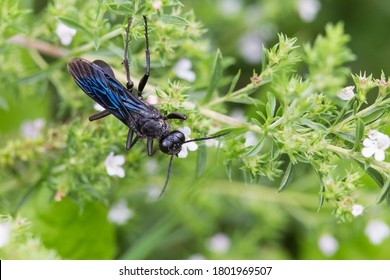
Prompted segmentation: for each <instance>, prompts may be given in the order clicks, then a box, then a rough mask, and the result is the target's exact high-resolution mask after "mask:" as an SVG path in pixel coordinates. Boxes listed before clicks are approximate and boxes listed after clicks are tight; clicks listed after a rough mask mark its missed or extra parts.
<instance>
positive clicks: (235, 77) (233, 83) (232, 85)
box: [226, 69, 241, 95]
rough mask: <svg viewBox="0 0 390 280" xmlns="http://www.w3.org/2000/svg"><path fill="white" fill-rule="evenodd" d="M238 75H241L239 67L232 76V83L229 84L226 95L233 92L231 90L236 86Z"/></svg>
mask: <svg viewBox="0 0 390 280" xmlns="http://www.w3.org/2000/svg"><path fill="white" fill-rule="evenodd" d="M240 75H241V69H240V70H238V72H237V74H236V75H235V76H234V78H233V80H232V83H231V84H230V88H229V91H228V93H227V94H226V95H229V94H231V93H232V92H233V90H234V89H235V88H236V85H237V82H238V79H239V78H240Z"/></svg>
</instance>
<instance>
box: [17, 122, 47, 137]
mask: <svg viewBox="0 0 390 280" xmlns="http://www.w3.org/2000/svg"><path fill="white" fill-rule="evenodd" d="M45 124H46V121H45V120H44V119H36V120H33V121H26V122H24V123H23V124H22V127H21V130H22V134H23V136H24V137H26V138H27V139H31V140H34V139H37V138H38V136H39V134H40V133H41V130H42V129H43V128H44V127H45Z"/></svg>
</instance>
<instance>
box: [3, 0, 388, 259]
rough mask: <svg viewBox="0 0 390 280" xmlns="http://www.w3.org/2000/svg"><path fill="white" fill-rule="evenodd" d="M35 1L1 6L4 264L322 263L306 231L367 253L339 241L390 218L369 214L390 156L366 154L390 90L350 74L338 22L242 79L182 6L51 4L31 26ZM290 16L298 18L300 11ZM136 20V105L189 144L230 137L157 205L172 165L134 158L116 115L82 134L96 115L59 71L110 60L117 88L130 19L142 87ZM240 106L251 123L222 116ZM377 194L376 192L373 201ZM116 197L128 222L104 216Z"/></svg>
mask: <svg viewBox="0 0 390 280" xmlns="http://www.w3.org/2000/svg"><path fill="white" fill-rule="evenodd" d="M38 2H39V1H38ZM200 2H202V1H200ZM276 2H277V3H279V2H280V1H263V5H264V8H265V10H267V11H268V13H267V17H266V18H265V19H263V20H273V19H274V18H277V17H282V18H283V17H284V16H283V15H284V12H285V11H284V9H285V8H283V9H282V8H281V7H279V5H280V6H283V5H281V4H280V3H279V4H278V5H276V4H275V3H276ZM31 3H32V2H31ZM31 3H30V1H27V0H26V1H21V2H20V3H18V2H12V1H5V2H4V3H2V7H1V9H2V10H1V17H0V53H1V54H2V55H1V56H0V67H1V71H0V79H1V81H2V84H3V85H4V86H5V88H7V91H3V92H2V93H1V95H0V118H1V120H2V123H1V124H0V130H1V132H2V134H3V135H2V137H1V139H0V177H1V178H2V181H1V190H0V201H1V204H0V213H3V214H5V216H4V218H3V221H2V223H1V225H3V224H6V225H7V226H6V227H7V230H8V229H10V230H9V232H10V236H11V238H10V241H9V242H7V244H5V245H4V246H3V247H1V248H0V256H1V258H4V259H12V258H15V259H55V258H62V259H118V258H119V259H179V258H180V259H186V258H190V257H191V256H192V255H194V254H195V255H196V254H202V255H203V256H205V257H206V258H209V259H218V258H225V259H243V258H250V259H266V258H276V259H286V258H320V257H322V256H321V255H319V254H318V252H317V251H318V250H317V251H315V250H314V249H313V247H314V248H315V247H316V240H314V239H313V237H310V236H311V233H313V232H315V236H316V237H318V236H319V235H321V234H323V233H324V232H328V231H333V232H335V233H337V234H339V235H340V240H343V238H344V240H346V241H345V243H346V244H349V245H348V246H349V247H350V248H355V247H357V245H359V244H360V243H362V238H361V236H351V239H348V238H346V237H345V235H347V234H348V232H349V231H352V232H353V231H354V230H356V231H357V232H363V230H364V229H363V226H364V225H363V222H362V221H361V220H363V218H362V219H361V220H356V218H355V217H354V215H353V213H352V209H353V207H354V205H356V204H363V205H365V206H366V207H367V210H365V212H367V214H366V217H364V219H366V220H367V219H370V218H375V217H376V215H383V217H389V216H388V213H387V212H388V208H385V204H384V203H382V204H380V205H379V206H378V205H375V203H376V202H378V203H380V202H382V201H387V203H389V199H390V196H389V193H390V191H389V190H390V188H389V182H390V177H389V173H388V170H389V169H390V164H389V162H388V156H387V157H386V159H385V160H384V161H380V160H375V159H374V158H373V157H370V158H366V157H365V156H364V155H363V154H362V149H363V141H365V139H366V138H370V136H369V135H370V133H371V134H372V131H387V132H388V124H389V122H390V119H389V100H390V99H389V98H388V96H389V83H390V79H389V78H388V77H387V76H386V74H385V73H384V72H383V71H382V73H381V76H380V77H378V78H375V77H374V75H371V74H370V75H367V74H366V73H365V72H360V73H359V74H353V73H351V70H350V69H349V68H348V67H347V65H348V63H350V62H351V61H353V60H355V59H356V57H355V56H354V55H353V54H352V52H351V50H350V49H349V47H348V46H347V44H348V42H349V41H350V39H351V38H350V36H349V35H347V34H345V32H344V25H343V24H341V23H338V24H328V25H326V27H325V34H324V35H319V36H317V38H316V39H315V40H314V41H313V43H304V42H305V40H301V39H298V38H295V37H289V36H287V35H284V34H282V33H281V34H279V35H278V36H277V42H276V43H275V44H274V45H273V46H271V47H267V48H266V47H263V50H262V55H263V56H262V59H261V65H260V63H258V64H259V65H255V66H253V67H252V66H250V67H248V65H244V64H242V63H241V64H240V61H239V59H238V58H237V57H232V56H230V55H229V54H225V53H224V51H223V49H224V48H226V47H230V45H229V44H231V45H232V44H233V41H237V40H235V39H234V38H233V37H231V36H229V44H227V43H226V46H225V45H222V46H220V47H219V46H213V45H212V43H211V41H210V40H209V39H208V37H207V35H208V33H205V32H206V28H209V27H208V26H207V25H205V28H204V27H203V24H202V23H200V22H199V21H197V19H196V17H195V15H194V12H193V10H192V9H191V8H188V7H187V6H184V5H183V4H182V3H181V2H179V1H176V0H162V1H137V0H134V1H116V0H107V1H76V0H72V1H63V0H59V1H51V2H50V3H49V4H46V3H45V4H42V3H40V2H39V5H42V6H39V7H38V8H37V7H34V9H31V11H30V12H28V11H29V10H28V9H27V7H28V8H30V6H29V4H30V5H31ZM283 3H284V2H283ZM286 3H287V4H286V6H285V7H290V8H289V9H288V10H289V11H288V12H290V13H292V11H293V9H295V8H293V7H295V1H286ZM193 5H194V6H196V5H197V4H196V3H193ZM205 5H206V4H205ZM256 5H257V4H256ZM256 5H255V4H254V6H256ZM242 10H246V12H247V13H249V12H248V11H249V10H250V9H249V8H245V9H242ZM213 12H215V11H214V10H212V11H210V14H212V13H213ZM241 12H242V11H241V10H240V11H238V15H239V14H240V13H241ZM282 12H283V13H282ZM217 14H218V13H215V15H217ZM143 15H146V16H147V18H148V26H149V39H150V42H149V47H150V52H151V66H152V69H151V77H150V79H149V83H148V85H147V86H146V88H145V93H144V94H145V97H148V96H153V95H155V96H156V97H158V105H156V106H157V107H158V108H159V109H160V110H161V111H162V112H163V113H164V114H167V113H169V112H182V113H184V114H186V115H187V116H188V119H187V120H186V121H185V123H180V122H178V121H171V122H170V125H171V127H172V129H177V128H179V127H183V126H188V127H190V128H191V134H190V135H189V137H190V138H196V137H204V136H205V135H217V134H220V133H225V132H229V134H227V135H225V136H224V137H222V138H219V139H216V140H218V141H216V140H213V141H211V140H210V141H207V143H200V142H198V143H199V145H200V147H199V149H198V150H197V152H196V154H195V153H193V152H190V153H189V156H188V157H187V158H186V159H181V158H175V159H174V162H173V169H172V176H171V181H170V183H169V186H168V189H167V192H166V193H165V196H164V197H163V198H161V199H157V198H156V196H155V193H156V190H157V193H159V191H160V190H161V186H162V185H163V183H164V181H165V176H166V171H167V170H166V169H167V164H168V158H167V157H166V156H165V155H163V154H161V153H157V154H156V155H154V157H153V158H152V159H149V158H147V156H146V148H145V145H144V144H145V143H144V141H139V142H142V143H137V145H136V146H135V147H133V148H132V149H131V151H130V152H128V153H127V152H126V151H125V149H124V143H125V139H126V136H127V130H126V128H125V127H124V126H123V124H121V123H120V122H119V121H118V120H117V119H115V118H114V117H107V118H105V119H104V120H99V121H96V122H94V123H92V124H91V123H90V122H89V121H88V115H90V114H92V113H93V111H94V109H93V102H92V101H91V100H90V99H89V98H87V97H86V96H85V94H83V93H81V90H80V89H79V88H78V87H77V86H76V85H75V84H74V82H73V80H72V79H71V77H70V75H69V73H68V72H67V70H66V62H67V61H68V60H69V59H70V58H73V57H83V58H85V59H88V60H91V61H93V60H95V59H103V60H105V61H107V63H109V64H110V65H111V66H112V67H113V69H114V71H115V74H116V77H117V78H118V80H119V81H122V82H123V81H125V79H126V78H125V76H124V74H123V72H124V71H123V70H122V65H121V62H122V61H123V48H124V40H123V39H124V34H125V24H126V23H127V18H128V17H129V16H131V17H132V18H133V21H132V26H131V29H130V38H131V40H130V50H129V60H130V64H131V75H132V80H133V81H134V82H135V84H136V85H137V84H138V82H139V78H140V77H141V76H142V75H143V73H144V71H145V70H144V67H145V65H144V64H145V53H144V49H145V40H144V26H143V20H142V16H143ZM220 17H221V20H226V21H229V20H228V19H226V18H222V17H224V15H220ZM232 18H234V17H232ZM245 18H246V17H245ZM27 22H28V23H29V24H27ZM216 22H218V20H217V21H216ZM234 22H236V23H237V22H239V23H240V24H242V25H245V24H249V23H246V22H245V21H238V20H234ZM60 23H62V24H65V25H66V26H68V27H71V28H73V29H74V30H76V31H77V33H76V34H75V35H74V37H73V38H71V39H72V40H71V42H69V45H66V44H65V45H64V44H63V42H62V43H61V39H63V38H60V37H58V35H57V34H56V28H57V26H58V25H59V24H60ZM224 23H225V22H224ZM216 24H217V25H218V23H216ZM229 26H231V25H229ZM233 26H236V25H233ZM215 27H216V28H218V26H215ZM210 28H211V29H212V28H213V27H212V26H211V27H210ZM240 28H244V27H243V26H238V28H237V29H238V30H240ZM211 32H212V31H211ZM232 32H237V31H236V30H232ZM275 34H276V32H275ZM275 36H276V35H275ZM182 58H185V59H188V60H189V61H191V63H190V64H191V65H190V69H185V70H186V71H192V73H193V74H194V75H195V76H196V79H195V80H194V81H192V80H188V79H186V78H185V77H183V76H182V74H183V73H182V72H180V73H178V70H177V69H176V67H177V63H178V62H179V61H180V60H181V59H182ZM241 67H242V68H243V69H240V68H241ZM248 68H249V71H248ZM185 70H183V69H181V70H180V71H185ZM248 73H251V74H249V75H248ZM348 86H349V87H348ZM351 92H352V95H351V96H349V97H348V98H344V97H341V93H344V94H351ZM345 99H347V100H345ZM237 108H238V109H241V110H242V109H244V110H245V111H244V112H243V114H244V116H237V115H234V114H231V113H230V112H233V111H235V110H236V109H237ZM13 116H17V117H13ZM35 118H44V119H45V120H46V126H45V127H44V128H43V129H42V130H41V131H39V132H38V134H37V135H36V136H34V137H32V136H31V135H30V136H29V135H28V133H27V134H26V133H24V135H23V133H20V132H19V131H18V128H19V127H20V126H22V124H23V122H24V121H27V120H31V119H35ZM3 120H4V121H3ZM12 128H13V129H12ZM207 144H210V145H207ZM211 146H212V147H211ZM384 150H385V149H383V152H384ZM112 152H113V153H114V154H115V155H123V156H124V159H125V163H124V165H123V166H122V168H123V169H124V170H125V177H124V178H119V177H113V176H109V175H108V173H107V166H106V163H105V161H106V159H107V156H108V155H109V154H110V153H112ZM375 184H376V185H379V186H380V188H381V189H379V188H376V189H375V188H369V186H372V185H375ZM282 191H283V193H281V192H282ZM121 199H124V201H126V203H127V207H129V208H131V211H130V212H131V213H133V214H132V215H133V216H131V217H128V219H130V218H131V219H130V220H128V221H127V222H126V223H124V224H121V223H119V224H118V222H116V221H113V220H112V219H108V218H107V217H108V216H109V213H110V212H111V211H112V209H113V207H114V205H116V203H117V202H118V201H121ZM318 201H319V203H318ZM317 209H318V211H319V212H318V213H317V212H316V210H317ZM377 213H380V214H377ZM366 220H364V221H366ZM27 221H28V222H27ZM341 222H344V223H341ZM116 223H117V224H116ZM351 225H352V226H351ZM351 227H353V229H354V230H350V229H351ZM216 233H225V234H226V235H227V236H228V237H229V238H230V241H231V247H230V249H228V250H227V251H226V252H218V251H215V250H214V251H213V250H211V249H210V246H209V245H207V244H209V243H210V242H211V241H210V240H211V238H212V236H215V234H216ZM349 234H351V233H349ZM298 236H299V237H298ZM302 236H303V237H304V239H302V238H301V237H302ZM243 237H245V238H243ZM291 240H293V241H292V242H291ZM292 243H293V244H294V246H297V247H299V248H301V251H299V250H296V249H295V248H293V245H291V244H292ZM366 243H367V244H365V245H364V246H365V248H369V246H371V245H370V244H368V242H366ZM307 244H309V245H310V246H311V248H308V247H310V246H309V245H307ZM384 248H388V247H386V246H384ZM362 250H363V249H362ZM297 251H299V252H297ZM383 251H385V249H383ZM382 253H383V252H382V251H380V252H379V253H377V254H376V253H370V255H368V257H370V256H371V257H372V258H380V257H381V256H382ZM335 257H336V258H337V257H339V258H350V257H351V255H348V254H347V253H340V254H339V255H336V256H335Z"/></svg>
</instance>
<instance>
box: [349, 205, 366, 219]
mask: <svg viewBox="0 0 390 280" xmlns="http://www.w3.org/2000/svg"><path fill="white" fill-rule="evenodd" d="M363 211H364V207H363V205H360V204H354V205H352V210H351V213H352V215H353V216H355V217H357V216H360V215H361V214H363Z"/></svg>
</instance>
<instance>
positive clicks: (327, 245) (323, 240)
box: [318, 234, 339, 257]
mask: <svg viewBox="0 0 390 280" xmlns="http://www.w3.org/2000/svg"><path fill="white" fill-rule="evenodd" d="M318 248H319V249H320V251H321V252H322V253H323V254H324V255H325V256H327V257H331V256H333V255H334V254H335V253H336V252H337V250H338V249H339V242H338V241H337V240H336V238H334V237H333V236H332V235H330V234H324V235H322V236H321V237H320V239H319V240H318Z"/></svg>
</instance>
